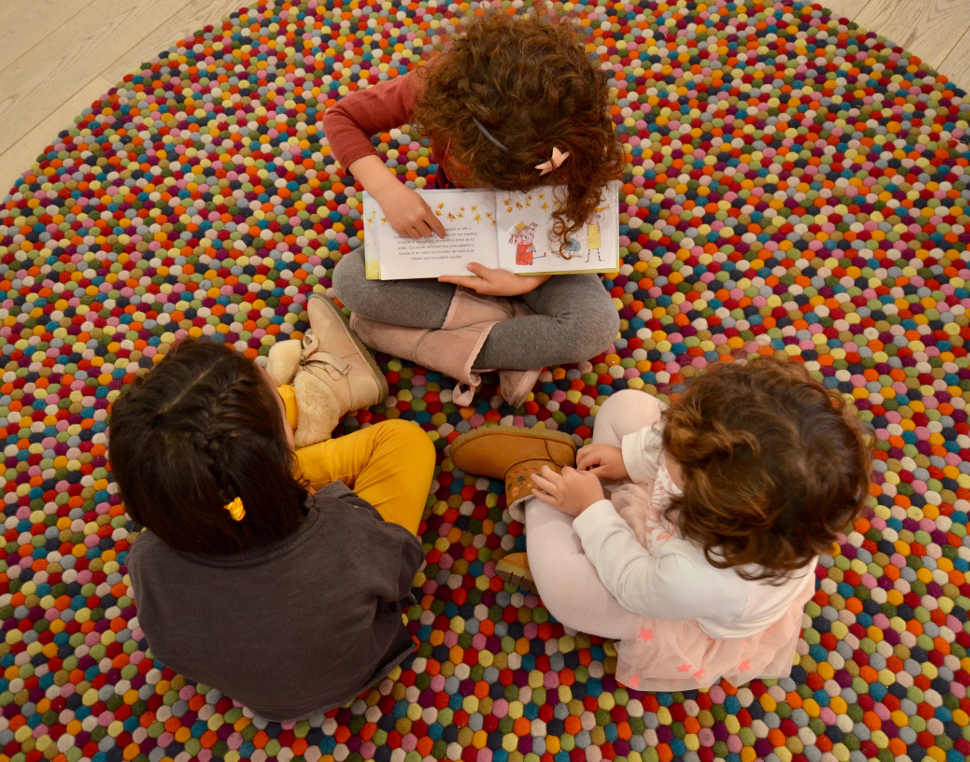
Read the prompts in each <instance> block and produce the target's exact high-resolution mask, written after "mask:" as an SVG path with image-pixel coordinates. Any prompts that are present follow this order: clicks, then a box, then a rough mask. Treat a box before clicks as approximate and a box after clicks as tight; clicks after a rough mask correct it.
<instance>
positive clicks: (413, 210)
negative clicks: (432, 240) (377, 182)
mask: <svg viewBox="0 0 970 762" xmlns="http://www.w3.org/2000/svg"><path fill="white" fill-rule="evenodd" d="M374 198H375V199H376V200H377V203H378V204H380V206H381V211H383V212H384V215H385V216H386V217H387V221H388V222H389V223H390V224H391V227H392V228H393V229H394V232H395V233H397V234H398V235H401V236H405V237H406V238H414V239H418V238H427V237H428V236H430V235H432V234H434V233H437V234H438V237H439V238H444V237H445V226H444V225H442V224H441V220H439V219H438V218H437V217H436V216H435V214H434V212H432V211H431V207H430V206H428V204H427V202H425V200H424V199H423V198H421V196H420V195H418V193H417V191H414V190H412V189H411V188H408V187H407V186H406V185H402V184H401V183H399V182H397V181H395V182H393V183H388V184H387V185H386V186H385V187H384V188H383V189H382V190H381V191H380V196H374Z"/></svg>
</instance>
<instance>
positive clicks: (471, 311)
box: [323, 5, 622, 405]
mask: <svg viewBox="0 0 970 762" xmlns="http://www.w3.org/2000/svg"><path fill="white" fill-rule="evenodd" d="M576 32H577V30H576V29H574V28H573V27H572V26H571V25H570V24H568V23H565V22H563V21H561V20H559V19H558V18H557V17H556V16H555V15H554V14H553V13H552V12H551V11H548V10H546V9H545V8H544V6H541V5H540V6H539V7H538V9H535V10H534V11H533V13H532V15H529V16H519V17H513V16H509V15H507V14H505V13H501V12H491V13H486V15H485V16H484V17H481V18H477V19H474V20H472V21H471V22H470V23H468V24H467V26H466V27H465V29H464V30H463V31H462V33H461V34H460V35H458V36H456V37H455V38H454V39H453V40H452V42H451V45H450V47H449V48H448V50H447V51H446V52H445V53H444V54H443V55H441V56H440V57H438V58H437V59H435V60H434V61H433V62H432V63H430V64H429V65H427V66H424V67H422V68H420V69H418V70H416V71H414V72H411V73H408V74H407V75H405V76H402V77H397V78H396V79H390V80H387V81H385V82H381V83H379V84H377V85H373V86H370V87H368V88H366V89H364V90H361V91H358V92H356V93H353V94H351V95H348V96H347V97H345V98H343V99H342V100H341V101H340V102H339V103H337V104H336V105H335V106H334V107H332V108H331V109H329V110H328V111H327V113H326V115H325V116H324V119H323V126H324V130H325V131H326V134H327V138H328V140H329V141H330V146H331V149H332V150H333V153H334V155H335V156H336V157H337V159H338V160H339V161H340V163H341V164H342V165H343V166H344V167H346V168H347V170H348V171H349V172H350V173H352V174H353V175H354V176H355V177H356V178H357V180H359V181H360V183H361V185H363V187H364V189H365V190H367V191H368V192H369V193H370V194H371V195H372V196H374V198H375V199H376V200H377V202H378V203H379V204H380V206H381V208H382V210H383V212H384V214H385V215H386V217H387V220H388V222H389V223H390V224H391V226H392V227H393V228H394V230H395V231H396V232H397V233H398V234H400V235H406V236H410V237H412V238H415V239H417V238H421V237H426V236H430V235H435V234H437V235H439V236H444V235H445V231H444V228H443V227H442V225H441V223H440V221H439V220H438V219H437V217H435V215H434V214H433V213H432V211H431V209H430V207H429V206H428V205H427V204H426V203H425V202H424V200H422V198H421V197H420V196H419V195H418V194H417V193H416V192H415V191H414V190H412V189H411V188H409V187H408V186H407V185H405V184H403V183H401V182H399V181H398V178H397V176H396V175H395V174H394V173H393V172H392V171H390V170H388V169H387V167H386V166H385V165H384V162H383V161H382V159H381V158H380V156H379V155H378V153H377V151H376V150H375V149H374V147H373V145H372V144H371V136H372V135H374V134H376V133H379V132H383V131H386V130H390V129H392V128H395V127H399V126H401V125H402V124H405V123H411V122H413V123H415V124H416V125H419V127H418V129H419V130H420V134H421V135H422V137H424V138H426V139H427V140H428V141H429V142H430V146H431V152H432V156H433V157H434V159H435V160H436V162H437V164H438V174H437V178H436V182H437V184H438V186H439V187H442V186H444V187H455V186H458V187H480V188H492V189H501V190H515V191H525V190H529V189H531V188H534V187H536V186H538V185H544V184H552V185H557V186H559V187H560V192H557V193H556V203H557V206H556V208H555V210H554V211H553V215H552V216H553V218H554V220H555V234H556V235H557V236H558V237H559V238H560V240H562V241H568V239H569V235H570V233H573V232H575V231H577V230H579V229H580V228H581V227H582V225H583V224H584V223H585V222H586V220H587V219H588V217H589V216H590V215H591V214H592V213H593V210H594V209H595V208H596V207H597V206H598V205H599V204H600V201H601V198H602V194H603V193H604V191H605V189H606V187H607V183H608V182H609V181H611V180H613V179H615V178H617V177H618V176H619V174H620V168H621V165H622V152H621V149H620V147H619V145H618V144H617V142H616V139H615V137H614V134H613V122H612V118H611V116H610V113H609V107H610V96H609V89H608V87H607V82H606V75H605V74H604V73H603V72H602V71H601V70H600V69H599V68H598V67H596V66H595V65H594V64H593V62H592V61H591V60H590V58H589V56H588V55H587V53H586V51H585V47H584V45H583V43H582V41H581V40H580V39H577V33H576ZM468 269H469V270H470V271H471V272H472V273H474V276H442V277H441V278H440V279H439V280H438V281H434V280H410V281H386V282H382V281H367V280H366V278H365V272H364V260H363V255H362V251H361V250H356V251H353V252H350V253H349V254H347V255H345V256H344V258H343V259H342V260H341V261H340V263H339V264H338V266H337V268H336V270H335V271H334V290H335V292H336V295H337V296H338V297H339V298H340V299H341V301H343V302H344V303H345V304H346V305H347V306H349V307H350V308H351V310H352V311H353V313H354V315H355V322H354V328H355V330H356V331H357V332H358V334H359V335H360V336H361V338H362V339H363V340H364V341H365V342H366V343H368V344H369V345H370V346H372V347H375V348H377V349H380V350H382V351H385V352H389V353H392V354H395V355H396V356H405V357H407V358H408V359H415V360H417V361H419V362H422V363H423V364H425V365H426V366H428V367H432V368H433V369H435V370H440V371H443V372H445V373H448V374H449V375H453V376H455V377H456V378H458V379H459V381H462V382H464V383H468V384H469V385H471V386H472V387H474V385H475V383H476V382H477V380H478V378H477V376H476V374H475V373H474V372H473V368H474V369H482V368H499V369H513V370H516V371H528V370H529V369H533V371H532V372H529V373H508V374H503V375H502V394H503V396H504V397H505V398H506V399H507V400H509V401H510V402H512V404H513V405H518V404H521V402H522V401H523V400H524V399H525V397H526V396H527V395H528V393H529V391H530V390H531V388H532V385H533V384H534V382H535V380H536V377H537V375H538V371H536V370H534V369H535V368H537V367H539V366H545V365H557V364H562V363H569V362H579V361H581V360H586V359H589V358H590V357H593V356H595V355H597V354H599V353H601V352H603V351H605V350H606V349H607V348H608V347H609V346H610V344H611V343H612V341H613V340H614V339H615V338H616V334H617V330H618V327H619V318H618V315H617V311H616V308H615V306H614V305H613V302H612V299H611V298H610V296H609V295H608V294H607V293H606V291H605V289H604V288H603V287H602V284H601V282H600V281H599V279H598V278H597V276H595V275H591V274H582V275H557V276H554V277H549V276H516V275H513V274H512V273H511V272H509V271H507V270H500V269H498V270H495V269H490V268H487V267H484V266H482V265H480V264H472V265H469V268H468ZM475 276H477V277H475ZM456 286H457V287H458V289H457V290H456ZM476 293H477V295H483V296H476ZM508 297H518V298H514V299H512V300H510V299H508ZM392 327H398V328H397V329H396V330H395V329H394V328H392ZM400 327H405V328H403V329H402V328H400ZM407 329H414V330H412V331H408V330H407ZM439 329H444V330H439ZM453 331H457V332H459V333H458V335H455V334H453V333H452V334H451V335H446V334H449V333H450V332H453Z"/></svg>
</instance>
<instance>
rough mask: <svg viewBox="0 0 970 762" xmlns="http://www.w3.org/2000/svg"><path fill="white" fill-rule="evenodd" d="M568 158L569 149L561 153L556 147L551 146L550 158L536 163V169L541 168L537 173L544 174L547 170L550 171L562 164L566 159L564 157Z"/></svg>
mask: <svg viewBox="0 0 970 762" xmlns="http://www.w3.org/2000/svg"><path fill="white" fill-rule="evenodd" d="M568 158H569V151H566V152H565V153H563V152H562V151H560V150H559V149H558V148H553V149H552V158H551V159H549V161H544V162H542V164H536V169H541V170H542V171H541V172H540V173H539V175H540V176H542V175H544V174H546V173H548V172H552V170H554V169H556V168H558V167H559V165H560V164H562V163H563V162H564V161H566V159H568Z"/></svg>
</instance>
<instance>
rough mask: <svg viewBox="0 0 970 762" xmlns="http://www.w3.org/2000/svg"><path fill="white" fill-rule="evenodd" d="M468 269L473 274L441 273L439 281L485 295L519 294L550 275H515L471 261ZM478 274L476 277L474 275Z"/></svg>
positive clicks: (538, 284)
mask: <svg viewBox="0 0 970 762" xmlns="http://www.w3.org/2000/svg"><path fill="white" fill-rule="evenodd" d="M468 269H469V270H470V271H471V272H473V273H475V275H442V276H440V277H439V278H438V281H439V282H440V283H454V284H455V285H456V286H464V287H465V288H469V289H471V290H472V291H477V292H478V293H479V294H485V295H487V296H519V295H521V294H528V293H529V292H530V291H534V290H535V289H537V288H538V287H539V286H541V285H542V284H543V283H545V282H546V281H547V280H549V278H550V277H551V276H549V275H516V274H515V273H513V272H510V271H509V270H501V269H498V270H495V269H492V268H491V267H485V265H480V264H479V263H478V262H471V263H469V265H468ZM475 276H478V277H475Z"/></svg>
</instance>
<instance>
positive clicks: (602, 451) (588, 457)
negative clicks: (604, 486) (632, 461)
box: [576, 444, 630, 480]
mask: <svg viewBox="0 0 970 762" xmlns="http://www.w3.org/2000/svg"><path fill="white" fill-rule="evenodd" d="M576 468H577V469H578V470H580V471H589V472H590V473H592V474H596V476H598V477H599V478H600V479H614V480H615V479H629V478H630V474H628V473H627V470H626V465H624V463H623V450H621V449H620V448H619V447H613V446H612V445H605V444H593V445H586V447H583V448H581V449H580V450H579V452H577V453H576Z"/></svg>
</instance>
